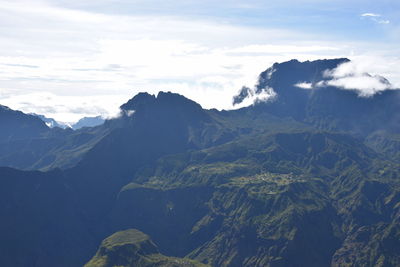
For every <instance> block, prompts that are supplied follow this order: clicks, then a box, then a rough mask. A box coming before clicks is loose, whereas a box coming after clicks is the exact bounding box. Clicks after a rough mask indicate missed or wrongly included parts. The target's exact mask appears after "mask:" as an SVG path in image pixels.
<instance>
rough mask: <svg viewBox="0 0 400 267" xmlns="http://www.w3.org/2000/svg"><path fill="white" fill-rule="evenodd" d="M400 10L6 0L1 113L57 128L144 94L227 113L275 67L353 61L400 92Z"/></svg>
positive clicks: (322, 4) (0, 36)
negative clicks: (47, 119) (176, 97)
mask: <svg viewBox="0 0 400 267" xmlns="http://www.w3.org/2000/svg"><path fill="white" fill-rule="evenodd" d="M399 18H400V2H399V1H394V0H392V1H388V0H386V1H385V0H383V1H358V0H355V1H351V0H347V1H341V0H339V1H327V0H321V1H316V0H299V1H286V0H281V1H228V0H221V1H209V0H203V1H190V0H186V1H144V0H143V1H142V0H140V1H132V0H131V1H128V0H97V1H82V0H80V1H78V0H68V1H67V0H65V1H61V0H58V1H57V0H40V1H39V0H29V1H25V0H13V1H4V0H3V1H1V0H0V66H1V68H0V103H1V104H3V105H8V106H10V107H11V108H15V109H21V110H23V111H25V112H37V113H41V114H44V115H47V116H51V117H54V118H56V119H58V120H61V121H67V122H68V121H69V122H72V121H76V120H78V119H79V118H80V117H82V116H94V115H98V114H101V115H103V116H111V115H113V114H115V113H116V112H117V111H118V106H119V105H120V104H121V103H123V102H125V101H126V100H128V99H129V98H131V97H132V96H133V95H135V94H136V93H138V92H140V91H148V92H150V93H157V92H158V91H160V90H164V91H165V90H170V91H174V92H178V93H181V94H183V95H185V96H187V97H189V98H192V99H194V100H196V101H198V102H199V103H200V104H202V105H203V106H204V107H206V108H211V107H216V108H231V99H232V96H233V95H234V94H235V93H236V92H237V91H238V90H239V89H240V87H241V86H242V85H247V86H252V85H253V84H254V83H255V82H256V79H257V75H258V74H259V73H260V72H261V71H263V70H265V69H266V68H268V67H269V66H270V65H271V64H272V63H274V62H280V61H284V60H289V59H291V58H297V59H299V60H313V59H318V58H334V57H349V58H350V59H351V60H352V61H353V62H354V66H353V67H352V69H353V70H357V71H358V72H365V71H368V72H370V73H372V74H380V75H383V76H385V77H387V78H388V79H389V80H390V81H391V82H392V84H394V85H395V86H399V85H400V70H399V68H398V66H399V63H400V58H399V56H400V48H399V47H400V46H399V42H400V21H399V20H400V19H399Z"/></svg>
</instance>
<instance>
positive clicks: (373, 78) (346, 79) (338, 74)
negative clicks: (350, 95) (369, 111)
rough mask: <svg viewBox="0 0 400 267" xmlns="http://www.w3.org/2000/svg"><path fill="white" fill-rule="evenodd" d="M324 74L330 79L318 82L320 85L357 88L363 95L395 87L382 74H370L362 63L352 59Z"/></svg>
mask: <svg viewBox="0 0 400 267" xmlns="http://www.w3.org/2000/svg"><path fill="white" fill-rule="evenodd" d="M324 75H325V77H327V78H329V80H327V81H322V82H320V83H318V86H335V87H339V88H343V89H347V90H356V91H357V92H358V93H359V95H360V96H362V97H369V96H372V95H374V94H376V93H378V92H381V91H384V90H388V89H393V86H392V85H391V84H390V83H389V82H388V81H387V80H386V79H384V78H383V77H382V76H378V75H371V74H368V73H367V72H364V71H363V66H362V65H359V64H357V63H355V62H351V61H350V62H347V63H343V64H341V65H340V66H338V67H337V68H336V69H333V70H331V71H326V72H325V73H324Z"/></svg>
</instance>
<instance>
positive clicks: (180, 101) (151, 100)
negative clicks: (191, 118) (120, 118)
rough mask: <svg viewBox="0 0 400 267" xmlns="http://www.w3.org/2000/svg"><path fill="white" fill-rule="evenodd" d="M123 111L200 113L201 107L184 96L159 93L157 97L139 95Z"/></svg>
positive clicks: (124, 105) (146, 94)
mask: <svg viewBox="0 0 400 267" xmlns="http://www.w3.org/2000/svg"><path fill="white" fill-rule="evenodd" d="M120 108H121V110H123V111H135V112H138V111H139V112H141V111H144V110H150V109H152V110H154V111H155V110H163V111H167V110H170V111H172V110H175V111H178V112H184V113H186V112H199V111H202V108H201V106H200V105H199V104H198V103H196V102H194V101H192V100H190V99H188V98H186V97H184V96H183V95H180V94H177V93H172V92H162V91H161V92H159V93H158V94H157V96H155V95H151V94H149V93H139V94H137V95H136V96H134V97H133V98H132V99H130V100H129V101H128V102H127V103H125V104H123V105H122V106H121V107H120Z"/></svg>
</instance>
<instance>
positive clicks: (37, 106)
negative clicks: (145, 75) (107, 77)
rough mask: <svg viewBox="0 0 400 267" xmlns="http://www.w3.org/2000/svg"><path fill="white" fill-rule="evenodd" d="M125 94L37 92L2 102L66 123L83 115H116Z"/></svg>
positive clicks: (72, 121) (2, 101) (26, 111)
mask: <svg viewBox="0 0 400 267" xmlns="http://www.w3.org/2000/svg"><path fill="white" fill-rule="evenodd" d="M126 100H127V96H124V95H97V96H60V95H55V94H52V93H48V92H36V93H29V94H24V95H15V96H9V97H7V98H3V99H2V100H1V103H2V104H3V105H5V106H9V107H12V108H13V109H17V110H21V111H23V112H25V113H37V114H42V115H45V116H46V117H49V118H53V119H56V120H57V121H61V122H65V123H74V122H77V121H78V120H79V119H80V118H82V117H84V116H85V117H93V116H98V115H101V116H103V117H105V118H107V117H110V116H116V115H117V114H118V113H119V106H120V105H121V104H122V103H124V102H126Z"/></svg>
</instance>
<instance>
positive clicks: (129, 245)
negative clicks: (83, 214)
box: [85, 229, 206, 267]
mask: <svg viewBox="0 0 400 267" xmlns="http://www.w3.org/2000/svg"><path fill="white" fill-rule="evenodd" d="M85 267H206V265H204V264H201V263H198V262H196V261H194V260H191V259H185V258H175V257H166V256H164V255H162V254H160V253H159V252H158V249H157V247H156V245H155V244H154V243H153V242H152V241H151V240H150V238H149V237H148V236H147V235H145V234H144V233H142V232H140V231H138V230H135V229H130V230H125V231H121V232H117V233H115V234H113V235H111V236H110V237H108V238H106V239H105V240H103V242H102V243H101V246H100V248H99V250H98V251H97V253H96V255H95V256H94V257H93V258H92V259H91V260H90V261H89V262H88V263H87V264H86V265H85Z"/></svg>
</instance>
